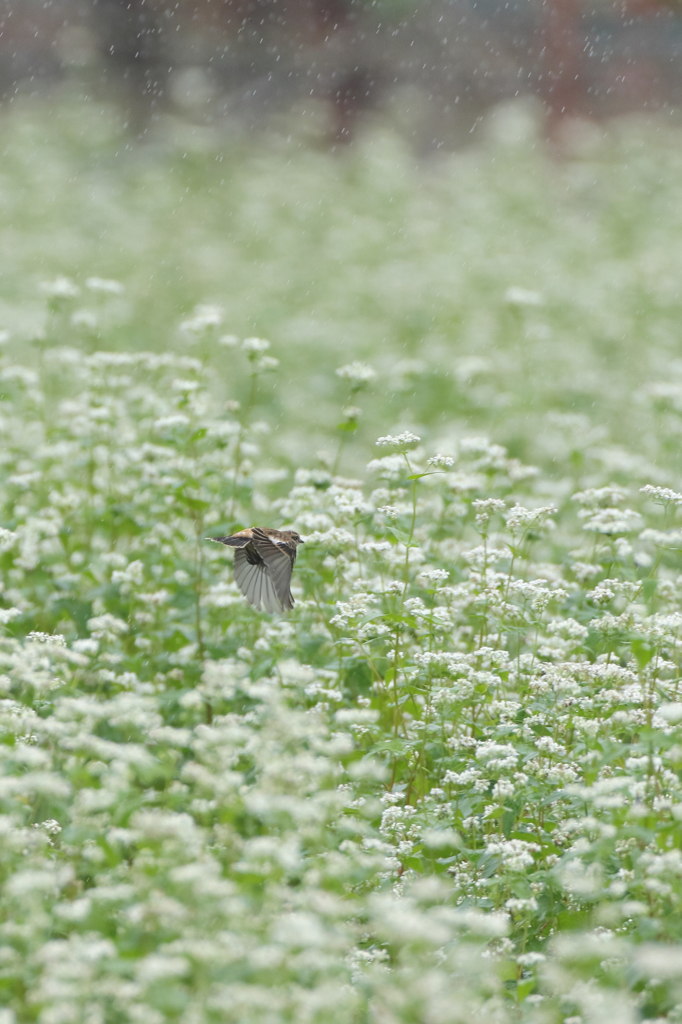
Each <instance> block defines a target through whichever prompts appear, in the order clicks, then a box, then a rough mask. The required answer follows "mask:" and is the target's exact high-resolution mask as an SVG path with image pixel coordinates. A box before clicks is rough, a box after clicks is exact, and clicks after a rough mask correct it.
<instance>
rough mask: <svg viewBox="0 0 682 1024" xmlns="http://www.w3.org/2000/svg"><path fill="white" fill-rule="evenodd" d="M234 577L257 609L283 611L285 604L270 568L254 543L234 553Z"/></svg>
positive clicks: (245, 595)
mask: <svg viewBox="0 0 682 1024" xmlns="http://www.w3.org/2000/svg"><path fill="white" fill-rule="evenodd" d="M234 578H235V582H236V583H237V586H238V587H239V589H240V590H241V592H242V594H243V595H244V597H245V598H246V599H247V601H248V602H249V603H250V604H252V605H253V607H254V608H255V609H256V611H258V612H260V611H266V612H281V611H283V610H284V609H283V604H282V602H281V601H280V599H279V596H278V594H277V591H276V589H275V583H274V580H273V578H272V576H271V575H270V572H269V571H268V568H267V566H266V564H265V562H264V561H263V559H262V558H261V557H260V555H259V554H258V552H257V551H256V550H255V548H254V547H253V545H251V544H249V545H248V547H241V548H238V549H237V551H235V553H234Z"/></svg>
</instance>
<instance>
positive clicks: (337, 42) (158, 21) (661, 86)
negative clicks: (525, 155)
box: [0, 0, 682, 151]
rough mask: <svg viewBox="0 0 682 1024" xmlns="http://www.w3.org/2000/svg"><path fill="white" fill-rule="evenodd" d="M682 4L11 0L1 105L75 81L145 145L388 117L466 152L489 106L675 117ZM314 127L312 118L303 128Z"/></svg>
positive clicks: (5, 19) (421, 137) (555, 119)
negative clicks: (169, 138) (157, 139)
mask: <svg viewBox="0 0 682 1024" xmlns="http://www.w3.org/2000/svg"><path fill="white" fill-rule="evenodd" d="M681 57H682V7H681V6H680V4H679V3H678V2H676V0H617V2H611V0H604V2H602V3H599V2H598V3H595V2H593V0H585V2H584V0H544V2H541V0H420V2H416V0H4V2H3V3H2V16H1V17H0V88H1V91H2V96H3V98H4V101H5V102H6V103H7V102H11V101H12V99H13V97H15V96H17V95H21V94H25V93H33V92H36V91H39V92H40V91H45V90H49V89H51V88H54V86H55V84H56V83H59V82H63V81H64V80H68V79H72V80H74V79H75V80H77V81H79V82H80V83H81V84H82V87H83V89H84V90H85V91H86V92H87V93H88V95H90V96H91V97H92V98H97V97H98V96H99V95H102V94H103V93H104V94H106V95H107V97H109V98H110V97H111V95H112V94H113V95H115V96H117V97H118V100H119V102H120V103H121V104H123V105H124V107H125V109H126V110H127V112H128V125H129V130H130V131H131V132H132V133H134V134H136V135H141V136H144V135H145V133H146V132H147V131H149V128H150V126H151V125H152V124H153V123H154V120H155V118H157V117H159V116H160V115H162V114H164V113H169V112H170V113H175V114H178V115H181V116H183V117H185V118H189V119H192V120H196V121H199V122H208V123H211V124H213V125H217V126H218V127H220V123H221V121H222V122H224V123H225V125H226V127H228V126H229V127H233V128H234V127H236V126H238V127H239V128H243V129H248V130H258V129H262V128H267V127H270V126H272V125H273V124H279V123H284V122H283V120H282V119H283V116H284V117H286V116H287V115H290V114H291V113H292V112H295V113H296V114H297V117H298V121H297V123H299V124H300V125H302V126H304V127H305V126H306V124H307V126H308V128H309V131H310V134H311V135H314V136H315V138H316V140H317V141H318V142H319V143H320V144H322V145H326V146H336V145H343V144H347V143H349V142H351V141H352V140H353V138H354V137H355V135H356V134H357V132H358V130H359V128H360V127H361V126H362V124H363V121H367V120H368V119H372V118H375V119H376V118H377V117H384V118H386V117H389V118H390V120H391V121H392V123H393V124H394V125H396V126H397V127H398V128H399V130H400V131H401V133H403V134H404V135H405V136H406V137H408V138H409V139H410V141H411V143H412V144H413V145H414V147H415V148H416V149H417V150H418V151H429V150H432V149H439V148H445V149H451V148H456V147H457V146H460V145H462V144H464V143H465V142H466V141H467V139H468V138H469V137H470V136H471V134H472V129H474V128H475V126H476V124H477V121H478V119H479V118H480V117H481V116H482V114H483V113H484V112H485V110H486V109H487V108H489V107H490V106H491V105H494V104H499V103H500V102H502V101H504V100H506V99H511V98H514V97H525V96H528V97H535V98H537V101H538V104H539V102H542V104H543V105H544V107H543V109H544V117H545V123H546V131H547V135H548V136H549V137H550V138H552V137H553V138H557V139H560V137H561V133H562V131H563V130H564V127H565V125H566V123H567V122H569V121H572V122H575V120H576V119H578V118H579V119H583V120H584V119H603V118H605V117H610V116H613V115H619V114H623V113H629V112H633V111H661V110H666V109H670V110H673V109H674V108H675V107H676V106H678V105H679V103H680V100H681V99H682V61H681ZM306 119H307V120H306Z"/></svg>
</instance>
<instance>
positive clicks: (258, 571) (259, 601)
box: [207, 526, 305, 612]
mask: <svg viewBox="0 0 682 1024" xmlns="http://www.w3.org/2000/svg"><path fill="white" fill-rule="evenodd" d="M207 539H208V540H213V541H215V542H216V543H217V544H226V545H227V546H228V547H231V548H236V550H235V553H234V578H235V580H236V582H237V584H238V586H239V589H240V590H241V592H242V594H243V595H244V597H245V598H246V599H247V601H248V602H249V604H252V605H253V607H254V608H255V609H256V611H266V612H284V611H290V609H292V608H293V607H294V599H293V597H292V595H291V590H290V589H289V587H290V584H291V574H292V572H293V569H294V562H295V561H296V548H297V547H298V545H299V544H304V543H305V541H304V540H302V538H301V537H300V536H299V535H298V534H297V533H295V531H294V530H271V529H270V528H269V527H267V526H264V527H260V526H250V527H248V528H247V529H246V530H240V531H239V533H233V534H232V536H231V537H208V538H207Z"/></svg>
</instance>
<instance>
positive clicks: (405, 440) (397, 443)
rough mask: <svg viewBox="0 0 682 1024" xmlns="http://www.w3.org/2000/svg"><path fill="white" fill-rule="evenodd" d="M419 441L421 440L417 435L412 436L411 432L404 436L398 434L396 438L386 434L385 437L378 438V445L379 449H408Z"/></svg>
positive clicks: (405, 433)
mask: <svg viewBox="0 0 682 1024" xmlns="http://www.w3.org/2000/svg"><path fill="white" fill-rule="evenodd" d="M419 441H421V438H420V437H418V435H417V434H412V433H410V431H409V430H405V431H403V433H402V434H397V435H396V436H395V437H393V436H392V435H391V434H386V436H385V437H380V438H378V439H377V441H376V444H377V445H378V446H379V448H408V447H409V446H410V445H413V444H417V443H418V442H419Z"/></svg>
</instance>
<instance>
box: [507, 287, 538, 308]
mask: <svg viewBox="0 0 682 1024" xmlns="http://www.w3.org/2000/svg"><path fill="white" fill-rule="evenodd" d="M504 299H505V302H507V303H508V304H509V305H510V306H541V305H542V303H543V298H542V295H541V294H540V292H533V291H529V290H528V288H518V287H516V286H515V285H512V287H511V288H507V290H506V292H505V293H504Z"/></svg>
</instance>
